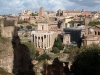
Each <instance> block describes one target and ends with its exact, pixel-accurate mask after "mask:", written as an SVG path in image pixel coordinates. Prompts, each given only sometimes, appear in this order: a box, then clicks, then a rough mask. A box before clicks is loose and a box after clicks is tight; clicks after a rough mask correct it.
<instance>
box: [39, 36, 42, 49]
mask: <svg viewBox="0 0 100 75" xmlns="http://www.w3.org/2000/svg"><path fill="white" fill-rule="evenodd" d="M39 43H40V48H41V43H42V41H41V35H40V42H39Z"/></svg>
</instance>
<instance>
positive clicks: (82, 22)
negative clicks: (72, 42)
mask: <svg viewBox="0 0 100 75" xmlns="http://www.w3.org/2000/svg"><path fill="white" fill-rule="evenodd" d="M68 23H72V24H73V23H81V24H84V21H70V22H68Z"/></svg>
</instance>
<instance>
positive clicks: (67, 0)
mask: <svg viewBox="0 0 100 75" xmlns="http://www.w3.org/2000/svg"><path fill="white" fill-rule="evenodd" d="M41 6H42V7H44V10H45V11H57V10H59V9H62V10H73V9H76V10H82V9H85V10H88V11H90V10H92V11H99V10H100V8H99V7H100V0H0V15H3V14H18V13H20V12H21V10H32V11H33V12H34V11H37V12H38V11H39V8H40V7H41Z"/></svg>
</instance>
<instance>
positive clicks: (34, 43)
mask: <svg viewBox="0 0 100 75" xmlns="http://www.w3.org/2000/svg"><path fill="white" fill-rule="evenodd" d="M35 39H36V38H35V34H34V44H35Z"/></svg>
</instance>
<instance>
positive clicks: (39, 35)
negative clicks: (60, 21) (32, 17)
mask: <svg viewBox="0 0 100 75" xmlns="http://www.w3.org/2000/svg"><path fill="white" fill-rule="evenodd" d="M56 37H57V32H55V31H49V28H48V23H47V22H38V28H37V30H36V31H32V32H31V42H34V44H35V46H36V47H37V48H42V49H50V48H52V47H53V44H54V41H55V38H56Z"/></svg>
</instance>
